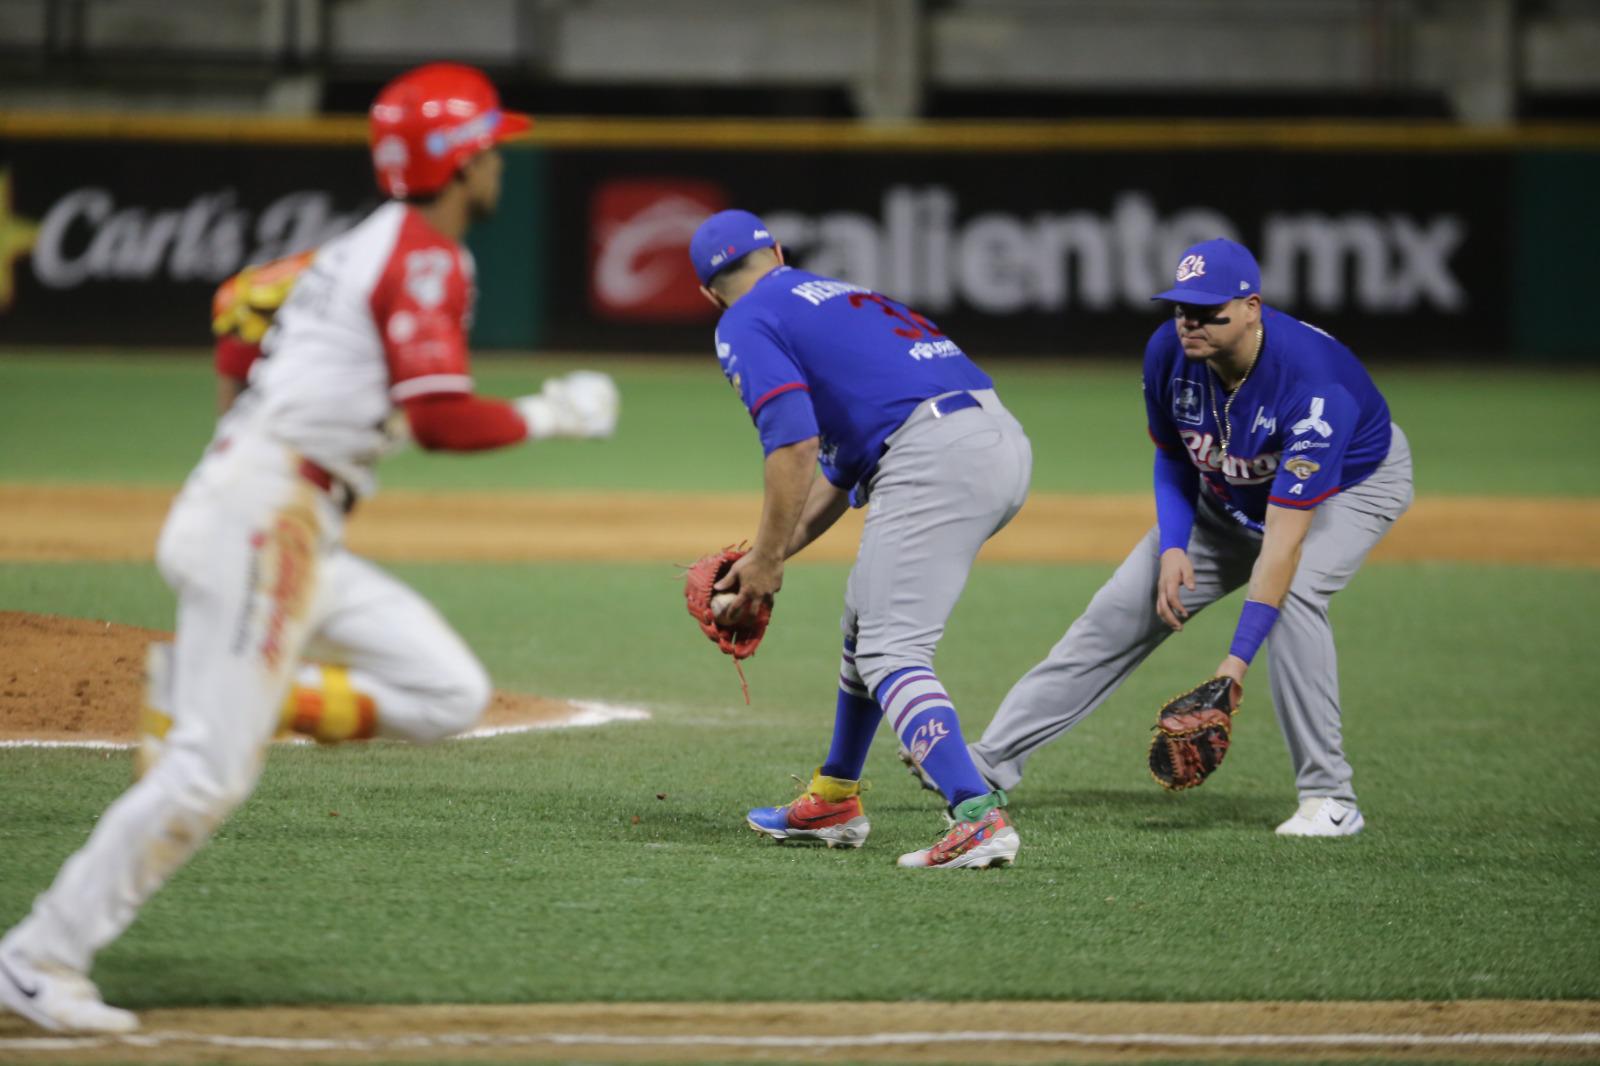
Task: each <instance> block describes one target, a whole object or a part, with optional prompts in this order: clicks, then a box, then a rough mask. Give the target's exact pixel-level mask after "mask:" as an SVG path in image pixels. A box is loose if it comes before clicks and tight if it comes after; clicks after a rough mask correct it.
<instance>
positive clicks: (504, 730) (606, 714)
mask: <svg viewBox="0 0 1600 1066" xmlns="http://www.w3.org/2000/svg"><path fill="white" fill-rule="evenodd" d="M571 703H572V706H573V707H574V708H576V713H575V714H569V715H567V716H566V717H565V718H549V719H546V720H544V721H539V722H525V723H520V724H518V725H494V726H484V727H482V728H480V729H469V730H467V731H466V732H465V733H462V734H461V735H460V736H455V737H451V738H450V739H451V740H482V739H485V738H487V737H506V736H512V735H513V734H516V733H533V732H536V731H538V730H542V729H589V728H593V727H594V726H601V725H610V724H611V723H612V722H643V721H648V720H649V718H650V712H649V711H647V710H645V709H644V708H643V707H624V706H622V705H620V704H616V703H600V702H598V701H595V700H572V701H571ZM279 743H283V744H314V743H315V741H313V740H311V739H309V738H307V737H289V738H287V739H286V740H283V741H280V742H279ZM133 746H134V745H133V742H132V741H123V740H0V748H83V749H88V750H91V751H127V750H128V749H130V748H132V747H133Z"/></svg>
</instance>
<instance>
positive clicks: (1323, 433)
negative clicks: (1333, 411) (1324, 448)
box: [1289, 396, 1333, 439]
mask: <svg viewBox="0 0 1600 1066" xmlns="http://www.w3.org/2000/svg"><path fill="white" fill-rule="evenodd" d="M1327 404H1328V401H1327V400H1325V399H1323V398H1322V397H1321V396H1313V397H1311V409H1310V411H1309V412H1308V413H1307V414H1306V417H1304V418H1302V419H1301V420H1300V421H1298V422H1296V423H1295V424H1294V425H1293V426H1291V427H1290V428H1289V433H1290V434H1291V435H1292V436H1296V437H1299V436H1302V435H1304V434H1306V433H1315V434H1317V436H1319V437H1322V438H1324V439H1326V438H1328V437H1331V436H1333V426H1331V425H1329V424H1328V423H1327V422H1326V421H1324V420H1323V418H1322V412H1323V411H1324V410H1325V409H1326V408H1327Z"/></svg>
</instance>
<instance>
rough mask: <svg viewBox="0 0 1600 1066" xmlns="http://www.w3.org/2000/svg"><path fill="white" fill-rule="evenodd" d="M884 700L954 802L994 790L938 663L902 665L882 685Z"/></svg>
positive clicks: (904, 738) (901, 733) (898, 729)
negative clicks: (970, 748)
mask: <svg viewBox="0 0 1600 1066" xmlns="http://www.w3.org/2000/svg"><path fill="white" fill-rule="evenodd" d="M878 705H879V706H881V707H882V708H883V713H884V714H886V715H888V717H889V724H890V725H891V726H893V727H894V732H895V736H897V737H899V738H900V743H902V744H904V745H905V746H906V750H907V751H909V752H911V757H912V758H914V759H916V761H917V762H918V763H919V764H921V765H922V766H923V768H924V769H926V770H927V771H928V776H929V777H931V778H933V779H934V780H935V781H936V782H938V784H939V787H940V788H941V789H942V790H943V791H944V798H945V800H946V801H947V802H948V803H949V804H950V805H951V806H952V807H953V806H955V805H956V804H958V803H961V802H962V801H964V800H968V799H971V798H972V797H973V796H982V795H984V794H985V793H987V792H988V791H989V785H988V783H987V782H985V781H984V779H983V775H982V774H980V773H978V768H977V767H975V766H973V765H972V756H970V755H968V754H967V742H966V740H965V739H964V738H963V737H962V735H961V722H960V721H959V720H958V719H957V718H956V707H955V704H953V703H951V702H950V696H949V695H948V694H947V693H946V692H945V690H944V685H942V684H940V682H939V676H938V675H937V674H935V673H934V672H933V668H932V667H928V666H912V667H908V668H907V669H904V670H896V671H895V672H894V673H892V674H890V675H889V676H888V677H886V678H884V679H883V683H882V684H880V685H879V686H878Z"/></svg>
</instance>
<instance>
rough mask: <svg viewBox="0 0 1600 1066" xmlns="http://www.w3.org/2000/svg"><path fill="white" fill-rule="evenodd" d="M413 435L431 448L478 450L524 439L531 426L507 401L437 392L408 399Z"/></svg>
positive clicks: (406, 409) (407, 407)
mask: <svg viewBox="0 0 1600 1066" xmlns="http://www.w3.org/2000/svg"><path fill="white" fill-rule="evenodd" d="M403 406H404V407H405V412H406V420H407V421H408V422H409V423H410V424H411V436H412V438H413V439H415V440H416V442H417V444H418V445H420V446H421V447H423V448H425V449H427V450H428V451H443V452H477V451H485V450H487V449H490V448H503V447H505V446H506V445H508V444H515V443H517V442H518V441H520V440H524V439H525V438H526V437H527V435H528V428H527V426H526V424H524V422H523V421H522V417H521V416H520V415H518V414H517V412H516V410H515V409H513V408H512V406H511V405H510V404H508V403H506V402H505V401H504V400H496V399H492V398H490V397H487V396H474V395H472V394H471V393H465V392H454V393H434V394H431V395H427V396H418V397H415V398H414V399H410V400H407V401H405V403H404V405H403Z"/></svg>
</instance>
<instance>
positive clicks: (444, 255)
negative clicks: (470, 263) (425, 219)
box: [405, 248, 456, 310]
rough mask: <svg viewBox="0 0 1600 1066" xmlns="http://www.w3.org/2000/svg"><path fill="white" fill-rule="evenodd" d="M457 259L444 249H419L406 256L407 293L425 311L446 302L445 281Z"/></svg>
mask: <svg viewBox="0 0 1600 1066" xmlns="http://www.w3.org/2000/svg"><path fill="white" fill-rule="evenodd" d="M455 265H456V257H455V256H454V255H452V254H450V252H448V251H446V250H445V249H443V248H419V249H417V250H416V251H414V252H409V253H407V254H406V280H405V287H406V292H407V293H409V294H410V296H411V298H412V299H413V300H415V301H417V306H418V307H421V308H422V309H423V310H428V309H431V308H434V307H438V306H439V305H440V304H441V303H443V302H444V294H445V281H446V280H448V279H449V277H450V274H451V271H452V270H454V268H455Z"/></svg>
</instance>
